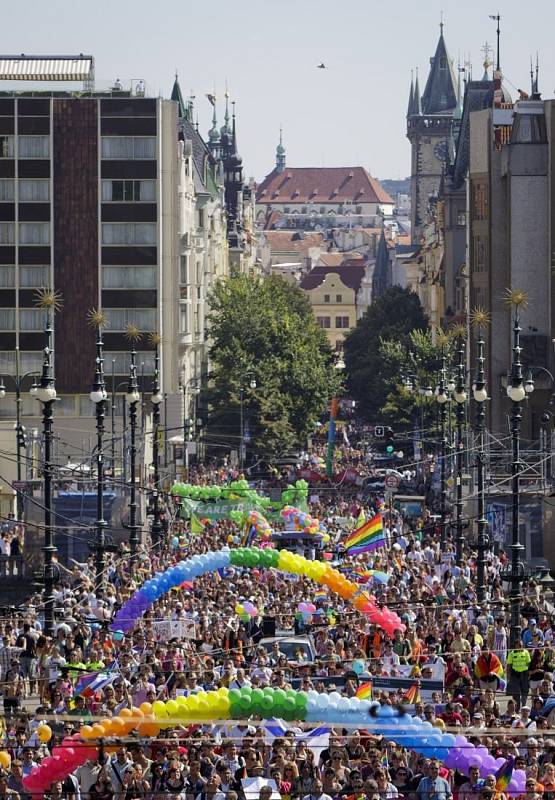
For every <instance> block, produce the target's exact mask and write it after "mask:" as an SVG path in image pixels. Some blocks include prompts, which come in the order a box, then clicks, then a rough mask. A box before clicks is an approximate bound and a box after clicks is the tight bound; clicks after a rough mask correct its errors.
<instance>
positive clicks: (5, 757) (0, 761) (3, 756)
mask: <svg viewBox="0 0 555 800" xmlns="http://www.w3.org/2000/svg"><path fill="white" fill-rule="evenodd" d="M11 764H12V759H11V756H10V754H9V753H6V751H5V750H0V767H2V768H3V769H9V768H10V767H11Z"/></svg>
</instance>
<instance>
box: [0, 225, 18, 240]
mask: <svg viewBox="0 0 555 800" xmlns="http://www.w3.org/2000/svg"><path fill="white" fill-rule="evenodd" d="M14 242H15V226H14V223H13V222H0V244H13V243H14Z"/></svg>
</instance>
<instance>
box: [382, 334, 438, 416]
mask: <svg viewBox="0 0 555 800" xmlns="http://www.w3.org/2000/svg"><path fill="white" fill-rule="evenodd" d="M380 353H381V355H382V358H383V360H384V361H386V362H387V363H388V364H389V365H390V366H391V368H392V372H393V375H392V377H391V378H389V379H387V380H386V390H387V396H386V399H385V402H384V404H383V405H382V407H381V409H380V420H383V422H384V423H386V424H389V425H394V426H395V428H396V430H397V431H399V430H403V429H405V430H410V429H412V428H414V427H419V428H420V429H421V430H422V431H424V430H430V429H433V428H435V427H436V426H437V424H438V413H439V412H438V403H437V401H436V398H435V393H434V395H432V396H431V397H430V396H427V394H426V393H425V390H426V389H431V390H432V391H434V392H435V388H436V385H437V380H438V375H439V370H440V368H441V360H442V355H444V356H445V360H446V363H447V364H451V363H452V356H453V342H452V339H449V338H448V337H447V336H446V335H445V334H443V333H442V332H439V331H438V333H437V335H436V337H435V338H434V337H432V332H431V331H425V332H422V331H420V330H414V331H411V333H409V335H408V337H407V342H406V343H403V342H399V341H397V340H393V339H388V340H386V341H384V340H382V342H381V346H380ZM446 377H448V376H446Z"/></svg>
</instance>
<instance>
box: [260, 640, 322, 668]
mask: <svg viewBox="0 0 555 800" xmlns="http://www.w3.org/2000/svg"><path fill="white" fill-rule="evenodd" d="M274 642H279V649H280V651H281V652H282V653H283V655H284V656H286V658H287V660H288V661H294V662H296V663H298V659H297V658H296V657H295V652H296V651H297V650H299V649H300V650H301V651H302V654H303V663H305V662H306V663H312V662H313V661H315V659H316V648H315V647H314V642H313V641H312V639H311V637H310V636H269V637H268V638H267V639H261V640H260V642H259V646H260V647H263V648H264V649H265V650H266V651H267V652H268V653H271V652H272V649H273V647H274Z"/></svg>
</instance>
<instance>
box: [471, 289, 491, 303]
mask: <svg viewBox="0 0 555 800" xmlns="http://www.w3.org/2000/svg"><path fill="white" fill-rule="evenodd" d="M472 305H473V307H474V308H486V307H487V306H486V290H485V288H484V287H483V286H474V287H473V288H472Z"/></svg>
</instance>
